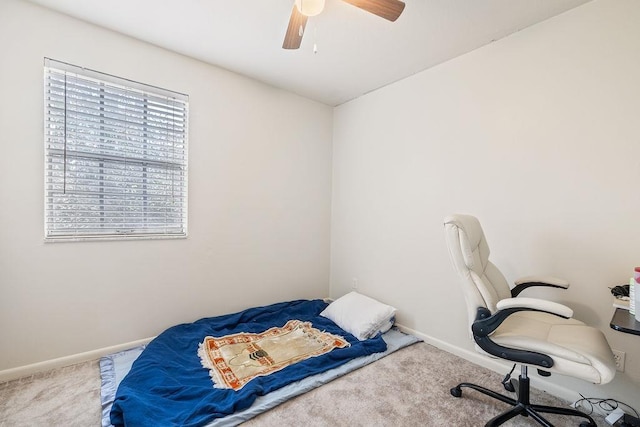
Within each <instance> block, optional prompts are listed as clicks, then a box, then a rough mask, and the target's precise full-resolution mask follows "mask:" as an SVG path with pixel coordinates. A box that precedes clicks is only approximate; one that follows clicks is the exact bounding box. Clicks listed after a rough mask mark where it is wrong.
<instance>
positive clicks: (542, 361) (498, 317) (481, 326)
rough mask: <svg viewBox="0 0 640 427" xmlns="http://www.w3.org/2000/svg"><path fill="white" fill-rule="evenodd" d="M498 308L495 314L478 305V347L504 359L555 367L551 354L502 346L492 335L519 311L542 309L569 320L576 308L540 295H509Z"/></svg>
mask: <svg viewBox="0 0 640 427" xmlns="http://www.w3.org/2000/svg"><path fill="white" fill-rule="evenodd" d="M496 308H497V309H498V311H496V312H495V313H493V314H491V312H490V311H489V310H488V309H487V308H485V307H479V308H478V312H477V315H476V320H475V321H474V322H473V324H472V325H471V330H472V331H473V339H474V340H475V342H476V343H477V344H478V346H479V347H480V348H482V349H483V350H484V351H486V352H487V353H489V354H492V355H494V356H497V357H500V358H502V359H506V360H511V361H513V362H517V363H524V364H527V365H537V366H542V367H543V368H550V367H552V366H553V359H552V358H551V357H550V356H549V355H547V354H544V353H540V352H536V351H527V350H521V349H517V348H509V347H504V346H501V345H500V344H497V343H496V342H494V341H493V340H491V337H490V335H491V334H492V333H493V332H494V331H495V330H496V329H497V328H498V327H499V326H500V325H501V324H502V322H504V321H505V319H506V318H507V317H509V316H511V315H512V314H513V313H517V312H519V311H540V312H544V313H549V314H553V315H555V316H559V317H563V318H566V319H569V318H571V316H573V310H572V309H570V308H569V307H567V306H565V305H562V304H558V303H556V302H553V301H546V300H541V299H537V298H506V299H503V300H500V301H498V304H496Z"/></svg>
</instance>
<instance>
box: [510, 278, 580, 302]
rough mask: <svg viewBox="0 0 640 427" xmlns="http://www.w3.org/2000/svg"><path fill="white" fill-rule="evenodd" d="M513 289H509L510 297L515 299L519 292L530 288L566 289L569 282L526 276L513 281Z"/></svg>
mask: <svg viewBox="0 0 640 427" xmlns="http://www.w3.org/2000/svg"><path fill="white" fill-rule="evenodd" d="M514 284H515V287H514V288H512V289H511V296H512V297H517V296H518V295H519V294H520V292H522V291H524V290H525V289H527V288H530V287H532V286H546V287H550V288H561V289H567V288H568V287H569V282H567V281H566V280H564V279H558V278H557V277H550V276H527V277H523V278H521V279H518V280H516V281H515V283H514Z"/></svg>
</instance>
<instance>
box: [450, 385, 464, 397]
mask: <svg viewBox="0 0 640 427" xmlns="http://www.w3.org/2000/svg"><path fill="white" fill-rule="evenodd" d="M449 391H450V392H451V396H453V397H460V396H462V389H461V388H460V387H453V388H452V389H451V390H449Z"/></svg>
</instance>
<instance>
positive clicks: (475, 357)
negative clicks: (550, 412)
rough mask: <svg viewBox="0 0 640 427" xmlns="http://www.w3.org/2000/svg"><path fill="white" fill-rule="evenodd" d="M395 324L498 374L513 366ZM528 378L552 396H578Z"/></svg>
mask: <svg viewBox="0 0 640 427" xmlns="http://www.w3.org/2000/svg"><path fill="white" fill-rule="evenodd" d="M396 326H397V327H398V328H399V329H400V330H401V331H403V332H406V333H408V334H411V335H415V336H417V337H418V338H421V339H422V340H423V341H424V342H426V343H427V344H431V345H432V346H434V347H437V348H439V349H441V350H444V351H446V352H447V353H451V354H454V355H456V356H458V357H461V358H463V359H465V360H468V361H469V362H472V363H475V364H476V365H480V366H482V367H484V368H487V369H490V370H492V371H494V372H497V373H499V374H502V375H504V374H506V373H507V372H509V370H510V369H511V366H513V363H511V362H506V361H503V360H500V359H493V358H491V357H488V356H484V355H482V354H480V353H477V352H475V351H470V350H468V349H466V348H461V347H457V346H454V345H452V344H450V343H447V342H445V341H442V340H440V339H438V338H434V337H432V336H429V335H426V334H423V333H421V332H418V331H415V330H413V329H411V328H407V327H406V326H404V325H400V324H397V323H396ZM516 372H517V371H516ZM529 378H530V381H531V386H532V387H534V388H537V389H538V390H542V391H544V392H546V393H549V394H550V395H552V396H555V397H558V398H560V399H564V400H567V401H569V402H574V401H576V400H577V399H579V398H580V396H579V395H578V393H576V391H574V390H572V389H569V388H566V387H563V386H562V385H559V384H556V383H553V382H550V381H548V380H545V379H540V378H538V377H537V376H533V375H531V376H530V377H529ZM469 382H473V378H470V379H469Z"/></svg>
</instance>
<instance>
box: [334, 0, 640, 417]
mask: <svg viewBox="0 0 640 427" xmlns="http://www.w3.org/2000/svg"><path fill="white" fill-rule="evenodd" d="M639 22H640V2H639V1H637V0H615V1H613V0H597V1H594V2H591V3H587V4H586V5H584V6H582V7H579V8H577V9H574V10H572V11H569V12H568V13H565V14H563V15H560V16H558V17H556V18H554V19H551V20H549V21H546V22H543V23H541V24H539V25H536V26H534V27H530V28H528V29H525V30H523V31H521V32H519V33H516V34H514V35H512V36H510V37H508V38H505V39H502V40H499V41H497V42H494V43H492V44H490V45H488V46H485V47H484V48H481V49H478V50H476V51H474V52H471V53H469V54H467V55H464V56H462V57H459V58H457V59H455V60H452V61H449V62H447V63H445V64H442V65H440V66H437V67H434V68H432V69H430V70H427V71H424V72H422V73H419V74H417V75H415V76H413V77H411V78H408V79H405V80H403V81H400V82H397V83H396V84H393V85H390V86H388V87H386V88H383V89H381V90H378V91H376V92H373V93H371V94H368V95H366V96H363V97H361V98H359V99H357V100H354V101H352V102H349V103H347V104H344V105H342V106H340V107H337V108H336V109H335V113H334V136H333V137H334V139H333V143H334V157H333V169H334V172H333V202H332V210H333V214H332V241H331V295H332V296H333V297H338V296H340V295H342V294H344V293H345V292H347V291H349V290H350V288H351V285H352V280H353V278H357V279H358V287H359V289H360V290H361V291H362V292H364V293H367V294H370V295H371V296H374V297H377V298H379V299H381V300H383V301H385V302H387V303H389V304H393V305H395V306H397V307H398V308H399V314H398V320H399V322H400V323H402V324H404V325H406V326H408V327H410V328H412V329H415V330H417V331H420V332H422V333H424V334H425V335H427V336H429V337H431V338H433V339H434V341H435V342H438V341H439V342H441V343H443V344H444V345H445V346H447V347H448V348H450V349H457V350H458V351H459V352H461V353H465V352H466V353H473V347H472V343H471V341H470V340H469V338H468V333H467V320H466V318H465V316H466V310H465V309H464V302H463V298H462V294H461V292H460V290H459V289H458V284H457V280H456V277H455V275H454V272H453V267H452V266H451V263H450V261H449V258H448V254H447V250H446V247H445V242H444V233H443V221H442V220H443V218H444V216H446V215H447V214H450V213H454V212H459V213H470V214H474V215H476V216H478V217H479V218H480V220H481V223H482V224H483V226H484V228H485V233H486V235H487V238H488V241H489V245H490V247H491V249H492V259H493V262H494V263H495V264H497V265H498V266H499V267H500V268H501V269H502V271H503V272H504V273H505V275H506V276H507V278H508V279H509V280H510V281H511V280H515V279H516V278H518V277H521V276H525V275H529V274H535V273H539V274H544V275H555V276H559V277H564V278H566V279H568V280H569V281H570V282H571V283H572V286H571V288H570V289H569V290H568V291H565V292H559V291H529V293H528V295H533V296H549V297H553V298H555V299H557V300H558V301H560V302H563V303H566V304H568V305H570V306H572V307H573V308H574V309H575V315H576V317H577V318H579V319H582V320H584V321H586V322H588V323H590V324H593V325H595V326H596V327H598V328H600V329H601V330H603V331H604V332H605V333H606V335H607V338H608V339H609V342H610V343H611V345H612V347H614V348H616V349H619V350H622V351H625V352H626V356H627V360H626V363H627V373H626V374H622V375H620V376H619V377H618V378H617V379H616V381H615V382H614V383H613V384H611V386H609V387H603V388H594V387H593V386H590V385H589V384H586V383H583V382H580V381H576V382H570V381H565V380H564V379H563V378H562V377H557V376H554V377H553V378H552V379H551V381H556V382H557V383H560V384H562V385H564V386H566V387H568V388H570V389H571V390H573V391H575V392H583V393H585V394H586V395H590V396H591V395H596V396H610V397H617V398H619V399H622V400H624V401H631V403H634V404H635V406H636V408H640V388H639V385H640V337H635V336H631V335H627V334H622V333H619V332H616V331H613V330H611V329H610V328H609V320H610V318H611V315H612V313H613V308H612V305H611V302H612V301H611V297H610V293H609V289H608V288H607V287H608V286H612V285H615V284H619V283H624V282H625V281H628V280H629V277H630V276H631V275H632V273H633V267H634V266H636V265H640V257H639V256H640V246H639V242H640V223H639V221H638V219H639V218H640V192H639V188H640V118H639V117H640V83H639V76H640V54H639V52H640V25H638V23H639ZM630 390H631V392H630ZM574 397H575V398H578V395H577V393H575V394H574Z"/></svg>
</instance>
